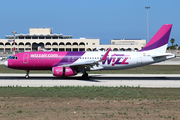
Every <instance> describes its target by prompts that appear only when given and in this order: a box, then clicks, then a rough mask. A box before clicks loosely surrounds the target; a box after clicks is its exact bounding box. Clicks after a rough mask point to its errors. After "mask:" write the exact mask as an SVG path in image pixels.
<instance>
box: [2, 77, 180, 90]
mask: <svg viewBox="0 0 180 120" xmlns="http://www.w3.org/2000/svg"><path fill="white" fill-rule="evenodd" d="M89 76H90V77H89V78H88V79H86V80H85V79H82V78H81V75H77V76H73V77H67V78H61V77H54V76H53V75H51V74H30V77H29V79H26V78H25V74H0V86H8V85H9V86H17V85H18V86H22V87H26V86H29V87H40V86H47V87H53V86H109V87H116V86H118V87H119V86H134V87H138V86H139V87H152V88H155V87H168V88H169V87H170V88H180V75H179V74H173V75H167V74H90V75H89Z"/></svg>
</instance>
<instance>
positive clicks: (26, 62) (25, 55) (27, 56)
mask: <svg viewBox="0 0 180 120" xmlns="http://www.w3.org/2000/svg"><path fill="white" fill-rule="evenodd" d="M28 60H29V54H28V53H25V54H24V55H23V63H24V64H28Z"/></svg>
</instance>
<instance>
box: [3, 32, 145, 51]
mask: <svg viewBox="0 0 180 120" xmlns="http://www.w3.org/2000/svg"><path fill="white" fill-rule="evenodd" d="M14 38H15V42H14ZM145 45H146V40H141V39H139V40H132V39H131V40H125V39H116V40H111V44H109V45H101V44H100V40H99V39H86V38H79V39H72V35H63V34H52V29H51V28H30V29H29V34H15V36H14V35H6V37H5V39H0V52H1V53H2V52H4V53H11V52H13V48H14V47H15V48H16V51H19V52H24V51H37V50H38V47H39V46H40V47H41V48H45V49H47V50H53V51H97V50H102V51H104V50H107V49H108V48H109V47H111V49H112V50H113V51H133V50H140V49H142V48H143V47H144V46H145Z"/></svg>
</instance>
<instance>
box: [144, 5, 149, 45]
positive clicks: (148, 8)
mask: <svg viewBox="0 0 180 120" xmlns="http://www.w3.org/2000/svg"><path fill="white" fill-rule="evenodd" d="M145 9H147V43H148V39H149V31H148V9H150V7H145Z"/></svg>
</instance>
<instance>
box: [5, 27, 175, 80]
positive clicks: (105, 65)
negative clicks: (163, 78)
mask: <svg viewBox="0 0 180 120" xmlns="http://www.w3.org/2000/svg"><path fill="white" fill-rule="evenodd" d="M171 28H172V24H165V25H163V26H162V27H161V28H160V29H159V31H158V32H157V33H156V34H155V35H154V36H153V38H152V39H151V40H150V41H149V42H148V43H147V45H146V46H145V47H144V48H143V49H141V50H139V51H136V52H131V51H130V52H121V51H111V48H109V49H108V51H106V52H103V51H102V52H99V51H98V52H90V51H84V52H82V51H81V52H68V51H64V52H55V51H43V52H40V51H36V52H33V51H31V52H22V53H18V54H15V55H13V56H12V57H9V58H10V59H8V60H7V61H5V63H4V65H5V66H7V67H8V68H13V69H20V70H26V72H27V73H26V76H25V77H26V78H28V77H29V71H30V70H52V74H53V75H54V76H58V77H68V76H74V75H76V74H78V73H80V72H81V73H83V75H82V77H83V78H87V77H88V74H87V72H86V71H92V70H119V69H127V68H133V67H139V66H144V65H149V64H152V63H157V62H161V61H164V60H168V59H172V58H175V55H174V54H171V53H166V49H167V44H168V40H169V36H170V32H171Z"/></svg>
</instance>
